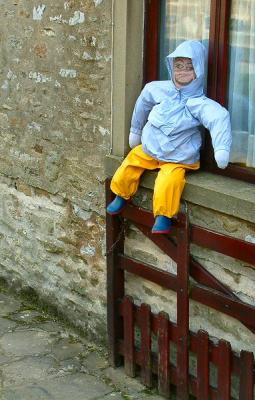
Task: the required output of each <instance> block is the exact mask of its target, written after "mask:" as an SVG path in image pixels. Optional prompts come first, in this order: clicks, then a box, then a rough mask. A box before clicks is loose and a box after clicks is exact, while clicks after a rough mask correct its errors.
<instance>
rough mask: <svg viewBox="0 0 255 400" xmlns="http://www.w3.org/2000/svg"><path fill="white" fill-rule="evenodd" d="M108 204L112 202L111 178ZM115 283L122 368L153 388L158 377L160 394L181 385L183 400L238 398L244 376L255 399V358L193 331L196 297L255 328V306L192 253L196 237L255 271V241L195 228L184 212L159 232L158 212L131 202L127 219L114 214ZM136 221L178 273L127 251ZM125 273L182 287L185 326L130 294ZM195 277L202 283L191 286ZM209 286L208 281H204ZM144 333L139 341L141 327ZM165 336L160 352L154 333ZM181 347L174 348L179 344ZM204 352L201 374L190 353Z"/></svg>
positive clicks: (110, 224)
mask: <svg viewBox="0 0 255 400" xmlns="http://www.w3.org/2000/svg"><path fill="white" fill-rule="evenodd" d="M106 195H107V196H106V197H107V203H108V202H109V201H110V200H111V199H112V197H111V196H112V195H111V193H110V190H109V186H108V182H107V184H106ZM106 219H107V221H106V223H107V288H108V333H109V350H110V362H111V364H112V365H113V366H115V367H116V366H118V365H120V364H121V363H122V362H124V367H125V372H126V374H127V375H129V376H131V377H135V376H136V374H137V371H138V368H137V367H140V368H139V371H140V372H139V374H140V376H141V380H142V382H143V383H144V385H146V386H147V387H152V383H153V379H152V378H153V376H155V377H157V385H158V391H159V393H160V394H161V395H163V396H165V397H166V398H169V399H170V398H171V391H170V385H174V386H175V388H176V394H177V399H178V400H187V399H188V398H189V394H192V395H194V396H195V397H196V398H197V399H199V400H207V399H212V400H216V399H217V400H228V399H231V379H232V376H237V377H238V379H239V400H253V398H254V355H253V353H251V352H247V351H241V353H240V355H237V354H236V353H234V352H233V351H232V349H231V344H230V343H229V342H227V341H225V340H222V339H221V340H219V341H218V342H217V343H216V344H215V341H212V340H210V338H209V335H208V333H207V332H205V331H202V330H200V331H199V332H197V333H193V332H191V331H190V330H189V298H192V299H194V300H196V301H199V302H200V303H202V304H205V305H207V306H209V307H212V308H214V309H215V310H218V311H220V312H223V313H225V314H227V315H230V316H232V317H235V318H236V319H238V320H239V321H241V322H242V323H243V324H244V325H245V326H246V327H248V328H249V329H250V330H251V331H252V332H255V307H254V306H251V305H249V304H246V303H244V302H242V301H241V300H239V299H238V298H237V297H236V296H235V295H234V294H233V293H232V292H231V291H230V290H229V289H228V288H227V287H225V286H224V285H223V284H222V283H220V282H219V281H217V279H216V278H214V277H213V276H212V275H211V274H210V273H209V272H208V271H206V270H205V269H204V268H203V267H202V266H201V265H200V264H199V263H198V262H196V261H194V260H193V259H192V257H191V255H190V250H189V246H190V242H192V243H195V244H197V245H199V246H205V247H207V248H209V249H213V250H215V251H217V252H220V253H222V254H225V255H228V256H231V257H235V258H237V259H240V260H242V261H245V262H248V263H249V264H250V265H251V266H254V268H255V245H254V244H251V243H247V242H244V241H242V240H239V239H234V238H232V237H228V236H224V235H222V234H218V233H216V232H213V231H210V230H207V229H204V228H201V227H198V226H195V225H191V226H189V225H188V219H187V216H186V215H185V214H183V213H180V214H179V215H178V219H177V221H176V225H175V227H174V229H173V234H172V235H175V236H176V243H174V242H173V241H172V240H171V238H170V237H167V236H163V235H160V236H157V235H152V234H151V232H150V230H151V226H152V225H153V216H152V214H151V213H150V212H148V211H146V210H143V209H140V208H138V207H134V206H132V205H128V206H127V207H126V208H125V210H124V211H123V213H122V215H121V216H117V217H116V216H115V217H112V216H110V215H107V217H106ZM126 220H129V221H132V223H134V224H135V225H136V226H137V227H138V229H140V230H141V232H143V233H144V234H145V235H146V236H147V237H149V238H150V239H151V240H152V241H153V242H154V243H155V244H156V245H157V246H158V247H159V248H160V249H161V250H163V251H164V252H165V253H166V254H167V255H169V256H170V257H171V258H172V259H173V260H174V261H176V263H177V275H173V274H170V273H168V272H165V271H162V270H160V269H158V268H156V267H153V266H151V265H148V264H145V263H141V262H139V261H136V260H134V259H131V258H129V257H127V256H126V255H125V254H124V239H125V221H126ZM125 271H128V272H130V273H133V274H135V275H137V276H141V277H143V278H144V279H147V280H149V281H151V282H154V283H157V284H159V285H161V286H162V287H164V288H168V289H171V290H174V291H176V295H177V323H176V324H175V323H173V322H171V321H169V318H168V315H167V314H166V313H164V312H161V313H159V314H158V315H155V314H153V313H152V312H151V309H150V306H149V305H147V304H142V305H141V306H139V307H138V306H136V305H135V304H134V302H133V300H132V298H131V297H128V296H125V290H124V274H125ZM189 275H191V276H192V277H193V278H194V279H195V280H196V282H197V283H196V284H193V286H192V287H191V286H190V282H189ZM201 285H203V286H201ZM136 330H138V331H139V332H140V335H139V337H140V343H137V340H136V335H135V332H136ZM153 335H154V337H156V338H157V343H158V351H157V354H155V352H153V351H152V336H153ZM173 344H174V345H173ZM173 347H175V349H176V351H177V360H176V365H173V364H172V363H170V354H171V351H172V348H173ZM190 352H192V353H193V354H194V355H195V357H196V363H197V371H196V375H195V376H194V375H191V373H190V369H189V355H190ZM212 366H214V367H215V368H217V385H216V387H213V386H212V384H211V383H210V371H211V369H212Z"/></svg>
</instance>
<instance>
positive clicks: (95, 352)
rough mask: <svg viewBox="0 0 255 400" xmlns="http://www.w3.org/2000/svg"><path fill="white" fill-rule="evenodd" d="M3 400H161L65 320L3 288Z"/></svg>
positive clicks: (0, 345)
mask: <svg viewBox="0 0 255 400" xmlns="http://www.w3.org/2000/svg"><path fill="white" fill-rule="evenodd" d="M0 399H1V400H123V399H126V400H132V399H134V400H135V399H148V400H162V397H160V396H158V395H157V394H155V393H152V392H149V391H147V390H146V389H145V388H144V386H142V385H141V384H140V383H139V381H138V380H136V379H129V378H127V377H126V376H125V375H124V373H123V370H122V369H119V368H118V369H112V368H110V367H109V365H108V363H107V356H106V352H105V350H104V349H100V348H98V347H97V346H95V345H94V344H93V343H88V342H87V341H86V340H85V339H84V338H81V337H80V336H79V335H77V333H75V332H74V331H73V330H71V329H70V328H67V327H66V326H65V325H64V324H63V323H62V322H61V321H57V320H56V319H55V318H54V317H52V316H50V315H48V314H47V313H45V312H44V311H42V310H40V309H39V308H38V307H36V306H35V307H33V306H31V304H30V302H28V301H27V300H24V299H21V298H19V297H17V296H16V295H14V294H13V293H10V292H8V291H7V290H6V289H1V288H0Z"/></svg>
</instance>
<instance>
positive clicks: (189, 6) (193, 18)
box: [159, 0, 211, 80]
mask: <svg viewBox="0 0 255 400" xmlns="http://www.w3.org/2000/svg"><path fill="white" fill-rule="evenodd" d="M210 3H211V1H210V0H192V1H190V0H163V1H161V34H160V77H159V79H162V80H164V79H169V77H168V73H167V69H166V65H165V57H166V56H167V55H168V54H169V53H171V52H172V51H173V50H174V49H175V48H176V46H178V45H179V44H180V43H181V42H183V41H184V40H188V39H197V40H200V41H202V43H203V44H204V45H205V47H206V48H208V42H209V27H210ZM206 70H207V69H206Z"/></svg>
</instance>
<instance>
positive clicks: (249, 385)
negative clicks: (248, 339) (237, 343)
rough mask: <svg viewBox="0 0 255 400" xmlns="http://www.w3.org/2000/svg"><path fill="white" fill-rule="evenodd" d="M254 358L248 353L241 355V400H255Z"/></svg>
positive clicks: (242, 352)
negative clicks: (254, 399)
mask: <svg viewBox="0 0 255 400" xmlns="http://www.w3.org/2000/svg"><path fill="white" fill-rule="evenodd" d="M253 368H254V356H253V353H251V352H248V351H243V350H242V351H241V354H240V389H239V400H253V396H254V394H253V393H254V374H253Z"/></svg>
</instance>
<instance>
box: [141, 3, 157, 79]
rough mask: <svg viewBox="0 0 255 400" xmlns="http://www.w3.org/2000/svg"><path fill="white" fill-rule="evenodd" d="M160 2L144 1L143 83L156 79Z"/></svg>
mask: <svg viewBox="0 0 255 400" xmlns="http://www.w3.org/2000/svg"><path fill="white" fill-rule="evenodd" d="M160 3H161V2H160V1H158V0H146V1H145V25H144V83H147V82H150V81H155V80H157V79H158V70H159V68H158V56H159V29H160V26H159V25H160Z"/></svg>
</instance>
